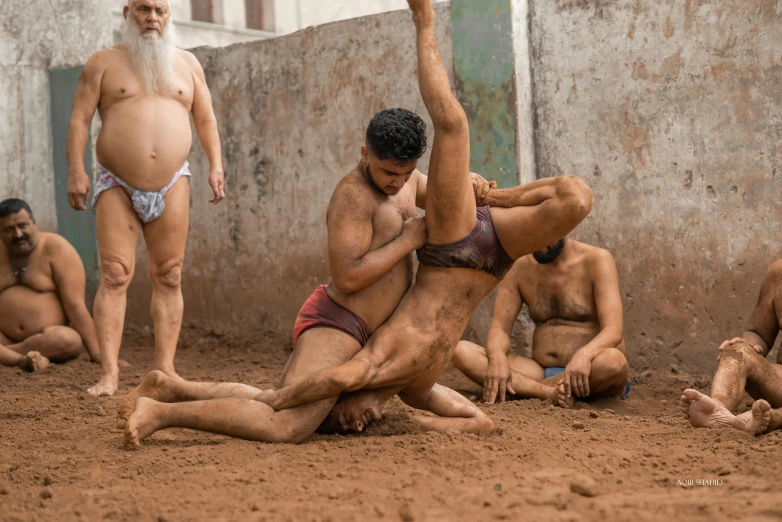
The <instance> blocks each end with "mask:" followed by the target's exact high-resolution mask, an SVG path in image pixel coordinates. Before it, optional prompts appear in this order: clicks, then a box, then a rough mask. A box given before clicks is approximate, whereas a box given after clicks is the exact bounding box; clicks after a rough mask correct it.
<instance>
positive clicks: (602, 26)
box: [531, 0, 782, 373]
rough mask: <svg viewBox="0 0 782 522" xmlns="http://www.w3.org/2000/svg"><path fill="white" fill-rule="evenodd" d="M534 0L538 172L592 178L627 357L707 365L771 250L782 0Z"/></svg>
mask: <svg viewBox="0 0 782 522" xmlns="http://www.w3.org/2000/svg"><path fill="white" fill-rule="evenodd" d="M531 3H532V7H531V12H532V24H531V27H532V29H531V33H532V34H531V36H532V48H533V54H532V70H533V80H534V104H535V107H536V113H535V120H536V125H537V126H536V134H535V147H536V154H537V168H538V172H539V175H541V176H555V175H560V174H566V173H574V174H578V175H581V176H583V177H584V178H585V179H586V180H587V182H588V183H589V184H590V185H591V187H592V189H593V191H594V196H595V199H594V209H593V211H592V214H591V216H590V217H589V218H588V219H587V221H586V222H585V223H584V224H583V225H582V226H581V227H580V228H579V229H578V230H577V231H576V233H575V234H574V236H575V237H577V238H579V239H581V240H584V241H587V242H590V243H592V244H596V245H600V246H603V247H606V248H608V249H610V250H611V251H612V252H613V254H614V257H615V258H616V261H617V265H618V267H619V275H620V280H621V285H622V295H623V299H624V305H625V311H626V315H625V320H626V329H627V341H628V350H629V354H630V359H631V363H632V364H633V365H634V366H636V367H637V368H644V367H652V368H658V367H665V366H667V365H669V364H678V365H680V366H684V367H685V368H686V369H689V370H690V371H694V372H700V371H703V372H704V373H705V372H707V371H710V370H711V369H712V368H713V367H714V365H715V353H716V346H717V345H718V343H719V342H720V341H721V340H723V339H725V338H728V337H732V336H734V335H738V334H740V333H741V331H742V330H743V328H744V326H745V324H746V322H747V318H748V316H749V313H750V311H751V309H752V307H753V305H754V303H755V300H756V298H757V294H758V290H759V286H760V283H761V280H762V278H763V275H764V272H765V270H766V268H767V267H768V265H769V264H770V263H771V261H772V260H774V259H775V258H777V257H779V255H780V251H782V239H780V236H779V230H780V226H782V212H780V204H782V196H780V190H779V176H782V149H780V147H779V144H780V142H781V140H782V90H781V89H780V84H781V83H782V53H781V52H780V46H779V45H780V35H782V2H780V1H775V0H743V1H741V2H736V1H733V0H712V1H704V0H687V1H685V2H682V1H678V0H658V1H649V0H632V1H631V0H617V1H615V2H605V1H598V0H556V1H553V0H534V1H532V2H531Z"/></svg>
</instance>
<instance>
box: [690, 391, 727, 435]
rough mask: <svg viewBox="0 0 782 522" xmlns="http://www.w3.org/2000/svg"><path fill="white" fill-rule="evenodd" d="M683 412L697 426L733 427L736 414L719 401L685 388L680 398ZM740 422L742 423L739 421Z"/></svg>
mask: <svg viewBox="0 0 782 522" xmlns="http://www.w3.org/2000/svg"><path fill="white" fill-rule="evenodd" d="M679 407H680V408H681V412H682V414H683V415H684V416H685V417H687V419H688V420H689V421H690V424H692V426H693V427H695V428H733V427H736V428H738V429H742V428H741V427H739V426H734V423H735V418H736V416H735V415H733V414H732V413H731V412H729V411H728V410H727V408H725V407H724V406H723V405H721V404H720V403H719V402H717V401H715V400H714V399H712V398H711V397H709V396H708V395H704V394H702V393H701V392H699V391H697V390H690V389H687V390H684V392H683V394H682V396H681V398H680V399H679ZM739 424H742V423H741V422H739Z"/></svg>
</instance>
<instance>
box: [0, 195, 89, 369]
mask: <svg viewBox="0 0 782 522" xmlns="http://www.w3.org/2000/svg"><path fill="white" fill-rule="evenodd" d="M0 237H2V245H0V364H2V365H3V366H19V367H20V368H22V369H24V370H26V371H28V372H34V371H38V370H42V369H44V368H46V367H47V366H48V365H49V361H55V362H65V361H67V360H69V359H74V358H76V357H78V356H79V353H80V352H81V348H82V345H84V346H86V347H87V352H88V353H89V354H90V359H92V360H93V361H95V362H97V361H99V360H100V359H99V351H98V340H97V337H96V336H95V325H94V324H93V323H92V317H90V313H89V311H88V310H87V306H86V304H85V303H84V284H85V274H84V266H83V265H82V263H81V259H79V254H78V253H76V250H75V249H74V248H73V246H71V244H70V243H68V241H66V240H65V238H63V237H62V236H58V235H57V234H49V233H45V232H38V228H37V227H36V225H35V219H34V218H33V212H32V210H30V206H29V205H28V204H27V203H25V202H24V201H22V200H21V199H6V200H5V201H2V202H0ZM69 324H70V325H71V326H68V325H69Z"/></svg>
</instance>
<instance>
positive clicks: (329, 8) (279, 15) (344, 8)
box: [274, 0, 445, 34]
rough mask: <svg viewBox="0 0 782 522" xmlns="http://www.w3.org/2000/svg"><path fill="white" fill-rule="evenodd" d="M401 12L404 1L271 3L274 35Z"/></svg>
mask: <svg viewBox="0 0 782 522" xmlns="http://www.w3.org/2000/svg"><path fill="white" fill-rule="evenodd" d="M443 1H445V0H434V2H443ZM400 9H405V10H406V9H408V5H407V0H330V1H328V2H324V1H323V0H274V21H275V32H277V34H288V33H292V32H294V31H298V30H299V29H304V28H306V27H309V26H313V25H319V24H325V23H329V22H336V21H339V20H347V19H349V18H356V17H359V16H370V15H375V14H380V13H385V12H388V11H394V10H400Z"/></svg>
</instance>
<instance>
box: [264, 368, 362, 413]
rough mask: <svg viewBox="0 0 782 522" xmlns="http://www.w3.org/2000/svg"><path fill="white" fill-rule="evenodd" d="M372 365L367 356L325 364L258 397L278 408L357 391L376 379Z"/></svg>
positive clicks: (281, 408)
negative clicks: (303, 376) (335, 363)
mask: <svg viewBox="0 0 782 522" xmlns="http://www.w3.org/2000/svg"><path fill="white" fill-rule="evenodd" d="M372 375H373V370H372V366H371V365H370V363H369V362H367V361H366V360H365V359H353V360H351V361H348V362H346V363H345V364H342V365H340V366H334V367H332V368H324V369H322V370H318V371H317V372H313V373H311V374H309V375H308V376H306V377H305V378H304V379H302V380H300V381H298V382H296V383H295V384H291V385H290V386H285V387H284V388H280V389H279V390H277V391H275V392H272V393H265V392H264V393H263V394H261V395H259V396H258V397H256V400H258V401H260V402H263V403H265V404H268V405H269V406H271V407H272V408H274V410H276V411H279V410H285V409H288V408H294V407H296V406H301V405H302V404H310V403H313V402H318V401H321V400H323V399H329V398H331V397H336V396H338V395H339V394H340V393H342V392H344V391H355V390H358V389H360V388H362V387H363V386H365V385H366V384H368V383H369V381H370V380H371V379H372Z"/></svg>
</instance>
